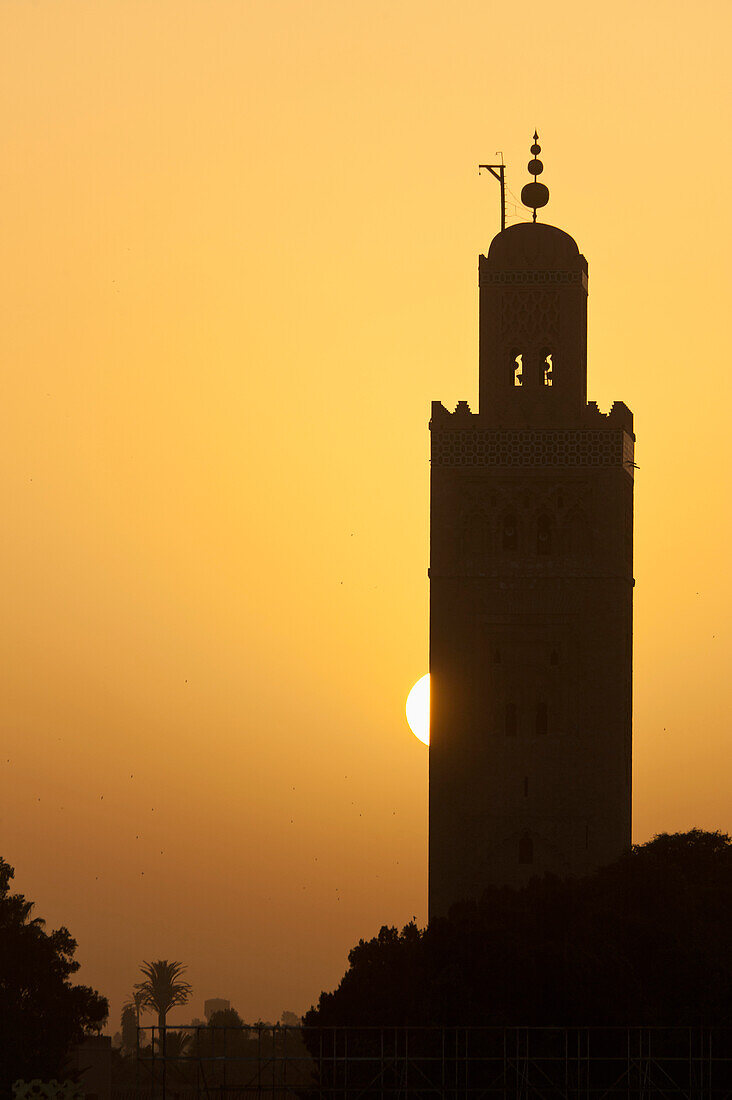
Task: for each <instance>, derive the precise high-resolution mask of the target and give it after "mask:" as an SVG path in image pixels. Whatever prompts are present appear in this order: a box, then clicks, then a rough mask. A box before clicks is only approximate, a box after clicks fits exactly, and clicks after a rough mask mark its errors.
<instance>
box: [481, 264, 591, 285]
mask: <svg viewBox="0 0 732 1100" xmlns="http://www.w3.org/2000/svg"><path fill="white" fill-rule="evenodd" d="M478 282H479V284H480V286H485V285H487V284H488V283H502V284H504V285H505V284H516V283H519V284H521V285H526V284H530V285H533V286H536V285H537V284H546V283H554V284H556V283H559V284H562V283H563V284H565V285H566V284H571V283H577V284H581V285H582V286H584V288H585V290H586V289H587V285H588V284H587V274H586V273H585V272H584V271H486V270H485V269H484V268H483V267H482V266H481V267H480V268H479V271H478Z"/></svg>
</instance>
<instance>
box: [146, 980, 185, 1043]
mask: <svg viewBox="0 0 732 1100" xmlns="http://www.w3.org/2000/svg"><path fill="white" fill-rule="evenodd" d="M185 969H186V968H185V966H184V965H183V963H179V962H168V960H167V959H158V960H157V962H152V963H149V962H145V963H143V964H142V966H141V967H140V971H141V972H142V974H143V975H144V979H145V980H144V981H142V982H138V983H137V984H136V986H135V989H136V990H137V991H139V993H140V995H141V998H142V1000H141V1005H143V1006H145V1007H147V1008H152V1009H153V1011H154V1012H157V1014H158V1028H159V1031H160V1036H161V1038H162V1040H163V1044H164V1043H165V1018H166V1016H167V1015H168V1012H169V1011H170V1010H171V1008H174V1007H175V1006H176V1005H184V1004H187V1003H188V998H189V997H190V995H191V992H192V987H191V986H190V985H189V984H188V982H185V981H181V980H180V977H181V974H183V973H184V972H185Z"/></svg>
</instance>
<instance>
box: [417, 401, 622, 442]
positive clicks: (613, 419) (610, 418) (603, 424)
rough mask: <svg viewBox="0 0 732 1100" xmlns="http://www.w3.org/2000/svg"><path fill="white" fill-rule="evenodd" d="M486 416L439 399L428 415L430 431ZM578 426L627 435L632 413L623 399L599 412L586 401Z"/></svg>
mask: <svg viewBox="0 0 732 1100" xmlns="http://www.w3.org/2000/svg"><path fill="white" fill-rule="evenodd" d="M485 420H486V418H485V417H484V416H482V414H481V413H479V412H472V410H471V408H470V405H469V404H468V402H467V401H458V403H457V405H456V406H455V410H454V412H450V410H449V409H447V408H445V406H444V405H443V404H442V402H441V401H433V402H432V413H431V417H430V424H429V426H430V431H433V430H434V429H439V428H451V429H459V428H462V427H464V428H473V427H476V426H477V425H479V424H481V423H482V422H484V421H485ZM577 427H578V428H585V427H588V428H590V427H596V428H619V429H620V430H621V431H623V432H627V434H628V435H630V436H632V437H633V439H635V436H634V435H633V413H632V412H631V411H630V409H629V408H628V406H627V405H626V404H625V402H624V401H613V404H612V407H611V408H610V411H609V412H606V413H603V412H600V409H599V408H598V405H597V402H596V401H588V402H587V404H586V405H585V408H584V410H583V415H582V419H581V424H580V425H578V426H577Z"/></svg>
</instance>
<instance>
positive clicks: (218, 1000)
mask: <svg viewBox="0 0 732 1100" xmlns="http://www.w3.org/2000/svg"><path fill="white" fill-rule="evenodd" d="M227 1008H231V1001H225V1000H223V998H222V997H211V998H210V1000H208V1001H204V1002H203V1015H204V1016H205V1017H206V1020H210V1019H211V1017H212V1016H213V1014H214V1012H225V1011H226V1009H227Z"/></svg>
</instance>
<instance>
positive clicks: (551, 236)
mask: <svg viewBox="0 0 732 1100" xmlns="http://www.w3.org/2000/svg"><path fill="white" fill-rule="evenodd" d="M487 259H488V266H489V268H491V269H493V270H496V269H497V270H501V271H557V270H561V269H568V270H570V271H573V270H574V271H577V270H584V271H586V270H587V261H586V260H585V258H584V256H582V255H581V254H580V250H579V248H578V247H577V244H576V242H575V241H574V240H573V239H572V237H570V235H569V233H565V232H564V230H563V229H557V228H556V226H553V225H546V223H545V222H519V223H518V224H517V225H510V226H509V227H508V229H503V230H502V231H501V232H500V233H499V234H498V235H497V236H496V237H494V238H493V240H492V241H491V246H490V249H489V250H488V257H487Z"/></svg>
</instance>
